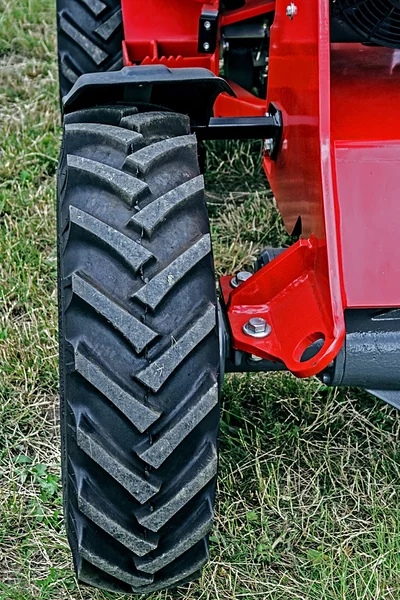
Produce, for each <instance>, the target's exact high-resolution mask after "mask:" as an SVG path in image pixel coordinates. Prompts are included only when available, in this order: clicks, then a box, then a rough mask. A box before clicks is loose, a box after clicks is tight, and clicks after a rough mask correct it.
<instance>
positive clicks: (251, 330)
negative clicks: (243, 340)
mask: <svg viewBox="0 0 400 600" xmlns="http://www.w3.org/2000/svg"><path fill="white" fill-rule="evenodd" d="M271 331H272V328H271V326H270V325H268V323H267V321H266V320H265V319H263V318H261V317H253V318H252V319H250V321H248V322H247V323H246V324H245V325H244V326H243V332H244V333H245V334H246V335H248V336H250V337H253V338H266V337H268V336H269V334H270V333H271Z"/></svg>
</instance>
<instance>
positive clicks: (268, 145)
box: [264, 138, 275, 154]
mask: <svg viewBox="0 0 400 600" xmlns="http://www.w3.org/2000/svg"><path fill="white" fill-rule="evenodd" d="M274 148H275V142H274V138H268V139H266V140H265V142H264V150H265V152H266V153H267V154H271V153H272V152H273V150H274Z"/></svg>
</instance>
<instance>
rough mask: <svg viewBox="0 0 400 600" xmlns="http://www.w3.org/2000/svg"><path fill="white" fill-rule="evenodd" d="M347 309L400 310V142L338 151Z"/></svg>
mask: <svg viewBox="0 0 400 600" xmlns="http://www.w3.org/2000/svg"><path fill="white" fill-rule="evenodd" d="M336 169H337V188H338V198H339V210H340V237H341V245H342V260H343V273H344V285H345V293H346V305H347V306H348V307H351V308H362V307H372V308H373V307H384V308H385V307H390V306H400V244H399V226H400V202H399V193H400V192H399V190H400V141H399V142H394V143H392V144H390V143H388V142H387V141H385V142H368V143H362V142H359V143H357V142H353V143H349V142H347V143H346V144H343V145H342V144H340V143H338V144H337V145H336Z"/></svg>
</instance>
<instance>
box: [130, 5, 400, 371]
mask: <svg viewBox="0 0 400 600" xmlns="http://www.w3.org/2000/svg"><path fill="white" fill-rule="evenodd" d="M122 4H123V14H124V23H125V37H126V43H125V45H124V60H125V64H132V63H134V64H157V63H160V62H161V63H164V64H167V65H168V66H170V67H175V66H192V67H193V66H203V67H206V68H209V69H211V70H212V71H213V72H214V73H216V74H218V73H219V51H218V50H217V51H216V52H215V54H213V55H211V54H199V53H198V52H197V41H198V40H197V37H198V23H199V17H200V14H201V11H202V9H203V7H204V6H205V5H204V4H203V2H202V1H198V0H188V1H187V2H186V3H185V5H184V7H182V3H181V2H180V0H172V2H169V3H162V2H161V0H149V1H148V2H146V3H143V4H142V5H140V6H138V5H137V4H136V3H133V2H132V0H122ZM287 4H288V0H276V2H272V1H271V0H264V1H263V2H261V1H260V0H248V2H247V3H246V6H245V7H243V8H241V9H237V10H235V11H228V12H223V11H221V13H220V25H222V26H223V25H227V24H231V23H234V22H237V21H239V20H242V19H246V18H251V17H253V16H258V15H260V14H263V13H267V12H269V11H271V10H273V9H275V11H276V12H275V19H274V23H273V26H272V28H271V44H270V61H269V65H270V67H269V76H268V97H267V100H262V99H259V98H256V97H255V96H254V95H252V94H250V93H249V92H247V91H245V90H243V89H242V88H240V87H239V86H237V85H236V84H231V85H232V87H233V89H234V91H235V93H236V98H230V97H228V96H227V95H226V94H222V95H221V96H220V97H219V98H218V100H217V102H216V104H215V107H214V109H215V115H216V116H246V115H248V116H250V115H262V114H264V112H265V110H266V106H268V105H269V103H270V102H272V103H274V104H275V106H276V107H277V108H278V109H280V110H281V112H282V116H283V123H284V131H283V139H282V145H281V148H280V151H279V154H278V158H277V160H276V162H274V161H272V160H270V158H269V157H268V156H267V155H265V156H264V161H263V164H264V169H265V172H266V174H267V177H268V179H269V181H270V184H271V187H272V189H273V191H274V194H275V197H276V198H277V202H278V207H279V210H280V212H281V214H282V217H283V220H284V222H285V225H286V227H287V229H288V231H289V232H290V231H292V230H293V228H294V227H295V225H296V224H297V223H298V221H299V219H301V224H302V236H303V238H306V239H303V240H301V241H300V242H298V243H297V244H295V245H294V246H293V247H292V248H290V249H288V250H286V251H285V252H284V253H283V254H282V255H281V256H280V257H279V258H277V259H275V260H274V261H273V262H272V263H271V264H270V265H267V266H266V267H264V268H263V269H262V270H261V271H259V272H258V273H256V274H255V275H254V276H253V277H252V278H251V279H250V280H248V281H247V282H245V283H243V284H242V285H241V286H240V287H239V288H238V289H237V290H232V288H231V287H230V278H223V279H222V281H221V286H222V290H223V295H224V299H225V302H226V304H227V311H228V317H229V321H230V325H231V329H232V334H233V340H234V341H233V344H234V347H235V348H237V349H239V350H243V351H245V352H249V353H251V354H256V355H258V356H262V357H265V358H268V359H270V360H278V361H282V362H284V363H285V364H286V366H287V367H288V368H289V369H290V370H291V371H292V372H294V373H295V374H296V375H298V376H300V377H307V376H310V375H314V374H316V373H318V372H320V371H321V370H323V369H324V368H325V367H327V366H328V364H329V363H330V362H331V361H332V359H333V358H334V357H335V356H336V354H337V353H338V351H339V349H340V347H341V345H342V343H343V340H344V336H345V323H344V310H345V308H349V307H352V308H353V307H390V306H400V285H399V283H398V278H397V265H398V264H399V261H400V245H399V244H397V243H396V242H397V239H396V234H397V227H396V225H398V223H399V222H400V202H398V201H397V190H398V188H399V183H400V182H399V176H398V173H400V120H396V119H394V118H393V116H394V115H396V114H397V108H398V98H399V97H400V76H399V74H400V59H399V55H398V51H395V50H387V49H385V48H368V47H364V46H360V45H352V44H350V45H349V44H348V45H334V46H333V47H332V48H331V45H330V31H329V21H330V14H329V11H330V0H307V2H305V1H301V0H299V1H298V2H297V4H298V11H297V14H296V16H295V17H294V18H293V19H289V18H288V17H287V16H286V7H287ZM208 6H209V8H210V7H213V8H214V9H216V8H218V0H214V1H211V2H210V3H209V5H208ZM388 218H389V220H390V222H389V223H388ZM307 238H308V239H307ZM252 316H263V317H264V318H266V320H267V321H268V322H269V323H270V324H271V326H272V333H271V335H270V336H268V338H266V339H253V338H250V337H249V336H247V335H246V334H245V333H243V325H244V324H245V323H246V322H247V321H248V320H249V319H250V318H251V317H252ZM317 338H318V339H322V340H323V341H324V343H323V346H322V348H321V350H320V351H319V352H318V354H317V355H316V356H315V357H313V358H312V359H309V360H307V361H306V362H302V359H301V358H302V354H303V352H304V350H305V349H306V348H307V346H308V345H310V344H311V343H312V342H313V341H315V340H316V339H317Z"/></svg>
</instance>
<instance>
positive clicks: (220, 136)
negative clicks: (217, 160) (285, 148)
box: [193, 111, 282, 147]
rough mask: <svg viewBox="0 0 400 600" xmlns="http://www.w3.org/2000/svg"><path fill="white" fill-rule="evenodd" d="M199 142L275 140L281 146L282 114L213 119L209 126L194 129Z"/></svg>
mask: <svg viewBox="0 0 400 600" xmlns="http://www.w3.org/2000/svg"><path fill="white" fill-rule="evenodd" d="M193 131H194V132H195V133H196V135H197V138H198V139H199V140H258V139H259V140H263V139H266V138H269V139H273V140H274V141H275V144H276V146H277V147H278V146H279V143H280V139H281V136H282V118H281V113H280V112H279V111H276V112H275V113H274V114H272V113H268V115H266V116H265V117H211V119H210V121H209V123H208V124H207V125H201V126H198V127H196V126H195V127H193Z"/></svg>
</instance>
